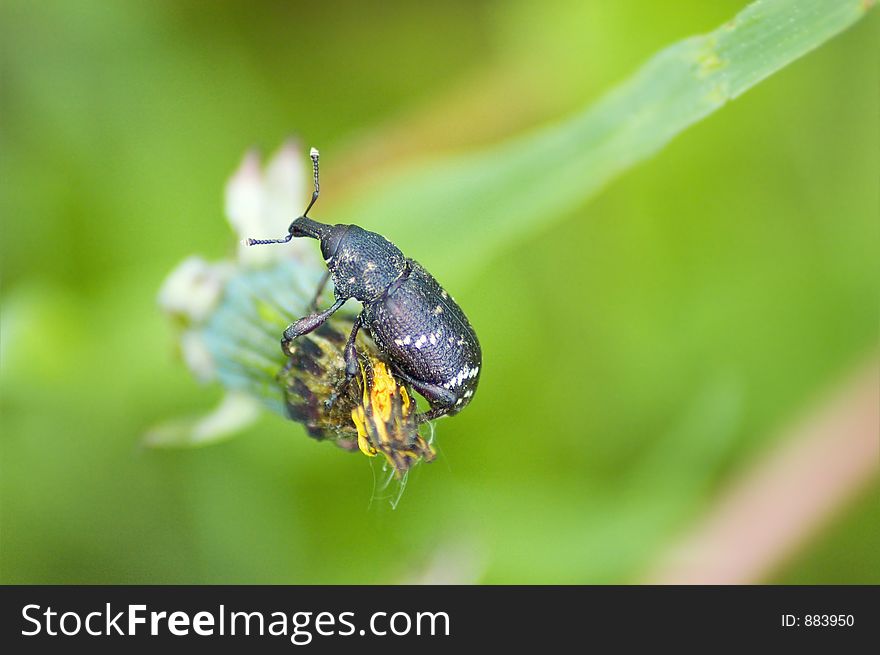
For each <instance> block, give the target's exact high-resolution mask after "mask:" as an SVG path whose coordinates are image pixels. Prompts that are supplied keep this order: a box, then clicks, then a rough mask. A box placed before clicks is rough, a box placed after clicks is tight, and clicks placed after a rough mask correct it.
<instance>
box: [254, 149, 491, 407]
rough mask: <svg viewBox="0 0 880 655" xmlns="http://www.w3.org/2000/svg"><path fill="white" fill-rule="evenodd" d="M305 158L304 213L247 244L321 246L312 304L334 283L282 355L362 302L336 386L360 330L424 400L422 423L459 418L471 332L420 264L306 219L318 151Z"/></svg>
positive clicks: (469, 369) (474, 367) (349, 364)
mask: <svg viewBox="0 0 880 655" xmlns="http://www.w3.org/2000/svg"><path fill="white" fill-rule="evenodd" d="M310 156H311V158H312V168H313V171H314V182H315V191H314V193H313V194H312V200H311V202H310V203H309V205H308V207H306V210H305V211H304V212H303V215H302V216H300V217H299V218H296V219H294V221H293V222H292V223H291V224H290V228H288V234H287V236H286V237H284V238H283V239H248V240H247V242H246V243H247V245H249V246H253V245H259V244H266V243H287V242H288V241H290V240H291V239H292V238H294V237H310V238H312V239H317V240H318V241H320V242H321V254H322V255H323V256H324V262H325V263H326V264H327V273H326V274H325V275H324V277H323V279H322V281H321V283H320V284H319V286H318V290H317V293H316V294H315V302H314V303H313V306H315V304H316V303H317V299H318V297H319V296H320V295H321V291H322V290H323V288H324V285H326V283H327V279H328V278H332V279H333V285H334V291H333V295H334V296H335V298H336V302H334V303H333V304H332V305H331V306H330V307H329V308H328V309H325V310H324V311H322V312H317V311H316V312H315V313H314V314H310V315H309V316H306V317H304V318H301V319H299V320H298V321H296V322H295V323H292V324H291V325H290V326H288V328H287V329H286V330H284V337H283V338H282V340H281V347H282V350H284V352H285V353H289V351H290V344H291V342H292V341H293V340H294V339H296V338H297V337H299V336H302V335H304V334H308V333H309V332H311V331H312V330H314V329H316V328H317V327H318V326H320V325H321V324H322V323H324V321H326V320H327V319H328V318H330V316H332V315H333V313H334V312H336V311H337V310H338V309H339V308H340V307H342V305H343V304H345V302H346V301H347V300H348V299H349V298H354V299H356V300H359V301H360V302H361V303H362V304H363V311H361V313H360V315H359V316H358V317H357V319H356V320H355V322H354V327H353V328H352V330H351V334H350V335H349V337H348V341H347V342H346V345H345V364H346V371H345V380H344V381H343V384H342V385H341V388H342V387H344V386H345V385H346V384H347V383H348V382H350V380H351V378H352V377H354V376H355V375H356V374H357V373H358V358H357V352H356V350H355V338H356V337H357V333H358V330H359V329H360V328H364V329H366V330H367V331H369V333H370V335H371V336H372V337H373V341H375V342H376V346H377V347H378V348H379V350H381V351H382V352H383V353H384V354H385V355H386V356H387V357H388V360H389V362H390V363H391V365H392V367H393V369H394V373H395V374H396V375H397V376H399V377H400V378H401V379H402V380H404V381H406V382H408V383H409V384H411V385H412V387H413V388H414V389H415V390H416V391H418V392H419V393H420V394H422V395H423V396H424V397H425V398H426V399H427V400H428V403H429V404H430V405H431V409H430V410H429V411H428V412H426V413H425V414H423V415H421V417H420V418H421V420H431V419H435V418H439V417H441V416H445V415H452V414H456V413H458V412H459V411H461V409H463V408H464V406H465V405H467V404H468V403H469V402H470V401H471V398H472V397H473V395H474V392H475V391H476V390H477V383H478V382H479V380H480V366H481V363H482V354H481V352H480V342H479V341H478V340H477V335H476V333H475V332H474V329H473V328H472V327H471V325H470V323H469V322H468V320H467V317H466V316H465V315H464V312H462V311H461V308H460V307H459V306H458V305H457V304H456V302H455V301H454V300H453V299H452V297H451V296H450V295H449V294H448V293H446V291H445V290H444V289H443V287H441V286H440V285H439V284H438V283H437V280H435V279H434V277H433V276H432V275H431V274H430V273H429V272H428V271H426V270H425V269H424V268H423V267H422V266H421V265H420V264H419V263H418V262H416V261H415V260H413V259H408V258H407V257H404V255H403V253H402V252H401V251H400V249H399V248H398V247H397V246H395V245H394V244H393V243H391V242H390V241H388V239H386V238H385V237H383V236H382V235H380V234H376V233H375V232H369V231H367V230H364V229H363V228H361V227H358V226H357V225H325V224H324V223H319V222H317V221H314V220H312V219H310V218H308V213H309V210H310V209H311V208H312V206H313V205H314V204H315V201H316V200H317V199H318V193H319V191H320V185H319V183H318V151H317V149H315V148H312V150H311V153H310ZM315 309H317V307H315ZM331 402H332V400H331Z"/></svg>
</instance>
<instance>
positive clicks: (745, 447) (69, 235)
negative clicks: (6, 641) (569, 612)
mask: <svg viewBox="0 0 880 655" xmlns="http://www.w3.org/2000/svg"><path fill="white" fill-rule="evenodd" d="M742 6H743V2H741V1H739V0H738V1H727V0H724V1H719V2H712V3H707V2H701V1H699V0H691V1H687V2H678V3H676V4H675V10H674V11H670V10H669V9H670V8H669V6H668V5H667V4H664V3H645V2H630V1H627V2H615V3H610V2H591V3H586V2H579V1H575V0H553V1H549V2H543V3H535V2H525V1H518V2H471V1H460V2H446V3H434V4H431V3H408V2H384V3H381V4H379V3H376V4H375V5H374V6H370V7H367V6H365V4H364V3H355V2H351V3H344V4H337V3H334V4H333V5H332V6H330V5H327V4H320V3H309V4H306V3H302V4H299V3H287V2H265V3H233V2H212V3H201V2H179V1H174V2H171V1H163V2H149V3H147V2H118V3H106V2H97V1H94V2H92V1H85V2H45V3H31V2H24V1H10V0H5V1H4V2H3V5H2V14H0V49H2V66H3V70H2V111H0V129H2V153H0V154H2V159H0V189H2V226H3V231H2V239H0V248H2V255H0V256H2V269H0V271H2V353H0V354H2V377H0V382H2V395H0V412H2V442H0V446H2V451H0V457H2V459H0V476H2V479H0V490H2V499H0V501H2V504H0V512H2V514H0V521H2V522H0V580H2V582H4V583H69V582H87V583H100V582H104V583H135V582H139V583H187V582H189V583H221V582H228V583H352V582H353V583H362V582H369V583H375V582H379V583H385V582H402V581H418V580H423V579H434V578H439V579H444V580H451V581H461V582H471V581H480V582H492V583H511V582H524V583H560V582H561V583H564V582H587V583H608V582H637V581H639V580H640V579H641V576H643V575H645V574H646V572H647V571H650V570H651V568H652V565H653V564H654V562H655V561H656V560H657V558H658V557H660V555H661V554H662V553H663V551H664V548H665V547H666V546H668V545H669V544H670V543H671V542H673V541H674V540H675V537H676V535H678V534H680V533H681V532H682V531H683V530H686V529H687V527H688V526H689V525H691V524H692V522H693V521H694V520H696V519H697V518H699V517H700V516H702V515H703V514H704V513H705V512H706V511H707V510H708V508H709V507H710V506H711V502H712V500H713V498H714V497H715V495H716V494H717V492H718V491H719V490H720V489H722V488H723V487H724V484H725V483H726V482H727V481H729V480H730V479H732V478H733V477H734V476H735V475H736V474H737V473H738V472H740V471H742V470H743V469H744V467H747V466H748V465H749V463H750V462H752V461H753V460H754V458H755V457H758V456H760V454H761V453H762V452H764V451H765V449H766V448H767V447H768V446H769V445H770V444H771V442H772V441H773V439H774V438H776V437H777V435H778V434H779V430H780V429H781V428H783V427H785V426H786V425H787V424H789V423H790V421H791V420H793V419H794V418H796V417H797V416H799V415H801V414H802V413H803V412H805V411H807V410H808V409H809V407H810V406H811V405H812V404H813V403H815V402H816V401H817V400H818V399H821V397H822V394H823V393H824V392H825V391H827V390H829V389H832V388H834V387H835V386H836V385H837V384H838V383H839V382H840V380H841V379H843V378H845V376H846V375H847V374H848V372H849V371H850V370H851V369H852V367H854V366H856V365H858V364H859V362H862V361H863V360H864V359H865V358H868V357H870V356H871V355H872V353H875V352H876V346H877V327H878V303H877V299H878V291H880V288H878V287H880V270H878V261H880V259H878V254H880V249H878V246H880V226H878V213H880V198H878V173H880V126H878V115H880V85H878V79H880V58H878V57H877V46H876V44H877V43H878V38H880V21H878V19H877V16H869V17H868V18H867V19H866V20H864V21H861V22H860V23H859V24H857V25H855V26H854V27H853V28H852V29H850V30H849V31H847V32H846V33H844V34H843V35H842V36H840V37H838V38H836V39H834V40H833V41H832V42H830V43H828V44H827V45H825V46H824V47H822V48H821V49H820V50H818V51H817V52H815V53H812V54H810V55H809V56H807V57H806V58H804V59H803V60H801V61H798V62H795V63H794V64H793V65H792V66H790V67H789V68H787V69H785V70H783V71H782V72H780V73H779V74H777V75H774V76H773V77H771V78H770V79H769V80H767V81H766V82H764V83H763V84H761V85H760V86H758V87H757V88H756V89H754V90H752V91H750V92H748V93H747V94H746V95H744V96H743V97H742V98H740V99H738V100H737V101H735V102H733V103H732V104H730V105H729V106H727V107H725V108H724V109H723V110H721V111H720V112H719V113H718V114H716V115H713V116H711V117H710V118H709V119H708V120H706V121H705V122H703V123H700V124H698V125H696V126H695V127H694V128H692V129H690V130H688V131H687V132H686V133H684V134H683V135H682V136H681V137H679V138H678V139H676V140H675V141H674V142H673V143H672V144H671V145H670V146H669V147H668V148H666V149H665V150H664V151H663V152H662V153H661V154H660V155H659V156H657V157H655V158H653V159H652V160H650V161H648V162H647V163H645V164H643V165H640V166H638V167H637V168H635V169H634V170H632V171H630V172H629V173H628V174H626V175H625V176H624V177H622V178H621V179H620V180H618V181H616V182H615V183H614V184H612V185H611V186H610V187H609V188H608V189H607V190H606V191H605V192H604V193H603V194H602V195H601V196H600V197H599V198H598V199H597V200H596V201H594V202H592V203H590V204H588V205H587V206H584V207H583V208H581V209H579V210H578V211H576V212H573V213H571V214H570V215H568V216H564V217H559V221H558V222H557V223H556V224H555V227H553V228H550V229H543V230H540V231H536V232H535V233H534V234H532V235H531V238H529V239H528V240H526V241H521V242H519V243H518V244H517V245H516V246H514V247H511V248H508V249H506V250H503V251H500V252H492V253H489V254H488V255H487V256H486V259H485V261H484V263H483V266H482V268H481V270H480V272H479V275H478V276H474V277H471V278H470V279H465V280H457V281H456V284H455V286H454V287H451V290H452V292H453V294H454V295H455V296H456V298H457V300H458V301H459V302H460V303H461V304H462V306H463V307H465V309H466V310H467V311H468V314H469V316H470V318H471V320H472V322H473V324H474V325H475V327H476V328H477V330H478V332H479V334H480V338H481V341H482V344H483V350H484V356H485V366H484V372H483V375H482V380H481V387H480V392H479V394H478V395H477V397H476V399H475V401H474V402H473V403H472V404H471V406H469V407H468V409H467V410H466V411H465V412H463V413H462V414H461V415H460V416H458V417H456V418H455V419H452V420H445V421H442V422H440V423H439V424H438V445H439V448H440V456H439V458H438V461H437V462H436V463H434V464H432V465H429V466H423V467H420V468H419V469H417V470H416V471H415V473H414V475H413V476H411V478H410V480H409V485H408V488H407V490H406V493H405V496H404V497H403V500H402V502H401V503H400V505H399V507H398V508H397V509H396V510H393V511H392V510H391V509H390V508H389V507H388V506H387V505H386V504H385V503H383V502H373V503H372V505H370V499H371V496H372V494H373V484H374V483H373V471H371V467H370V465H369V463H368V462H367V461H366V460H365V459H364V458H363V457H361V456H359V455H348V454H345V453H343V452H341V451H338V450H336V449H335V448H333V447H331V446H329V445H326V444H317V443H315V442H313V441H312V440H310V439H308V438H306V436H305V433H304V431H303V430H302V429H301V428H300V427H299V426H298V425H295V424H293V423H289V422H285V421H283V420H281V419H280V418H278V417H276V416H272V415H268V414H267V415H265V416H264V417H263V418H262V419H261V420H260V421H259V422H258V424H256V425H255V426H253V427H251V428H250V429H248V430H247V431H246V432H244V433H243V434H242V435H240V436H239V437H237V438H235V439H234V440H231V441H229V442H226V443H223V444H220V445H216V446H212V447H205V448H201V449H193V450H183V451H174V450H166V451H151V450H147V449H143V448H141V447H140V445H139V444H140V440H141V437H142V435H143V433H144V431H145V430H146V429H147V428H148V427H150V426H151V425H153V424H155V423H157V422H159V421H162V420H164V419H166V418H168V417H172V416H177V415H181V414H186V413H190V412H193V411H196V410H208V409H210V408H211V407H212V406H213V405H214V404H215V403H216V402H217V400H218V399H219V398H220V396H221V390H220V389H219V388H217V387H201V386H199V385H198V384H197V383H196V382H195V381H194V380H193V379H192V378H191V376H190V375H189V374H188V372H187V371H186V370H185V368H184V367H183V366H182V365H181V364H180V362H179V361H177V360H176V358H175V348H174V336H173V331H172V330H171V329H170V326H169V325H168V324H167V321H166V320H165V318H164V317H163V316H162V315H161V314H160V312H159V311H158V309H157V306H156V301H155V296H156V292H157V289H158V287H159V285H160V283H161V281H162V280H163V278H164V276H165V275H166V274H167V273H168V272H169V271H170V270H171V269H172V267H173V266H174V265H176V264H177V263H178V262H179V261H180V260H181V259H182V258H184V257H185V256H187V255H189V254H192V253H200V254H203V255H206V256H208V257H213V258H219V257H222V256H225V255H227V254H229V253H231V252H232V248H233V245H234V239H233V236H232V234H231V231H230V230H229V228H228V227H227V225H226V223H225V221H224V220H223V195H222V192H223V187H224V184H225V182H226V180H227V178H228V176H229V175H230V174H231V173H232V171H233V170H234V169H235V167H236V166H237V165H238V162H239V160H240V158H241V155H242V153H243V152H244V151H245V150H246V149H247V148H248V147H250V146H251V145H254V144H256V145H258V146H261V147H262V148H263V150H264V152H266V153H270V152H271V151H273V150H274V149H275V148H276V147H277V146H278V145H280V143H281V142H282V141H283V140H284V139H285V138H286V137H288V136H289V135H291V134H296V135H299V136H300V137H301V139H302V140H303V142H304V143H305V144H307V145H311V144H314V145H319V146H320V148H321V151H322V155H323V171H322V188H323V191H324V193H323V194H322V201H321V202H322V206H321V212H320V214H319V215H318V216H319V217H320V218H321V219H323V220H326V221H331V222H345V220H346V217H345V216H339V215H336V214H335V213H334V210H333V208H334V206H335V205H336V204H340V203H341V202H342V201H343V199H345V201H347V202H352V201H353V200H354V201H356V198H357V193H358V189H359V188H363V187H365V186H367V185H368V182H369V180H371V179H375V177H376V176H381V174H382V171H383V170H386V169H392V168H393V169H401V168H405V167H406V166H407V165H408V164H409V163H410V162H413V161H418V160H421V159H423V158H425V157H428V156H433V155H438V154H442V153H452V152H466V151H468V150H470V149H475V148H479V147H481V146H483V145H486V144H491V143H495V142H498V141H500V140H503V139H504V138H505V137H507V136H509V135H513V134H517V133H519V132H520V131H522V130H525V129H527V128H530V127H533V126H538V125H541V124H544V123H546V122H548V121H552V120H556V119H558V118H559V117H562V116H565V115H567V114H570V113H571V112H574V111H576V110H579V109H580V108H581V107H583V106H584V105H586V104H587V103H589V102H591V101H593V100H595V99H596V98H597V97H598V96H599V95H600V94H601V93H602V92H603V91H605V90H607V89H608V88H609V87H610V86H611V85H613V84H614V83H615V82H617V81H619V80H622V79H624V78H625V77H626V76H628V75H629V74H630V73H631V72H632V71H633V70H634V69H635V68H636V67H637V66H638V65H639V64H640V63H641V62H642V61H644V60H645V59H646V58H647V57H649V56H650V55H651V54H652V53H654V52H655V51H656V50H658V49H659V48H661V47H663V46H665V45H667V44H669V43H672V42H674V41H677V40H679V39H681V38H684V37H685V36H688V35H691V34H695V33H701V32H706V31H708V30H711V29H714V28H715V27H716V26H717V25H720V24H721V23H723V22H724V21H725V20H727V19H728V18H730V17H731V16H733V15H734V14H735V13H736V12H737V11H739V10H740V9H741V8H742ZM359 185H360V187H359ZM410 220H412V221H417V220H418V215H417V214H415V215H413V216H412V217H411V218H410ZM475 220H476V217H475ZM365 227H368V228H369V227H370V226H365ZM387 236H389V238H391V239H392V240H393V239H394V235H393V234H388V235H387ZM426 244H427V245H426ZM401 245H402V246H404V249H405V250H406V251H407V252H408V254H410V255H412V256H415V257H417V258H418V259H420V260H421V261H423V262H424V263H426V264H428V266H429V268H432V272H433V273H434V274H435V275H436V276H437V277H438V278H439V279H440V280H446V279H449V278H450V276H452V274H453V273H452V272H451V271H444V270H436V269H435V268H434V267H431V266H430V262H431V259H432V253H431V252H430V250H429V247H430V239H429V238H427V237H426V240H425V241H424V243H422V244H420V245H419V248H420V250H418V251H416V252H412V248H407V247H406V244H401ZM460 247H461V248H462V249H468V248H472V247H478V244H472V243H469V242H468V238H467V235H466V234H463V235H461V240H460ZM446 261H449V260H448V259H447V260H446ZM877 491H878V488H877V484H876V481H875V483H874V484H873V485H872V486H871V488H869V489H867V490H866V491H863V492H862V493H863V495H862V497H861V498H860V500H859V501H858V502H856V503H854V504H851V505H850V506H849V507H847V508H845V511H843V512H842V513H840V515H839V517H838V518H837V519H836V520H834V521H832V522H831V523H829V524H827V525H826V526H825V528H824V530H823V531H822V533H821V534H820V535H819V536H818V537H817V539H815V540H814V541H813V542H812V543H810V544H807V545H806V546H805V547H804V548H803V549H802V550H801V552H800V553H799V554H798V555H797V557H795V558H793V559H791V560H790V561H787V562H786V563H785V564H784V565H781V566H779V567H777V570H776V571H775V573H774V574H773V575H772V576H771V577H770V578H768V580H767V581H768V582H817V583H825V582H844V583H846V582H852V583H856V582H874V583H877V582H880V534H878V531H877V529H876V526H877V522H878V518H880V503H878V500H877V498H878V496H877Z"/></svg>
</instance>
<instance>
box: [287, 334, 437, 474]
mask: <svg viewBox="0 0 880 655" xmlns="http://www.w3.org/2000/svg"><path fill="white" fill-rule="evenodd" d="M351 327H352V321H349V320H345V319H334V320H333V321H327V322H325V323H323V324H322V325H321V326H320V327H319V328H317V329H316V330H315V331H314V332H312V333H311V334H309V335H303V336H302V337H301V338H299V339H297V340H296V341H293V342H291V343H290V344H289V345H288V346H287V353H288V355H289V357H290V359H289V361H288V363H287V365H286V366H285V367H284V368H283V369H282V371H281V372H280V373H279V375H278V381H279V383H280V384H281V387H282V389H283V390H284V397H285V404H286V408H287V414H288V416H289V417H290V418H291V419H292V420H294V421H297V422H299V423H302V424H303V425H305V427H306V430H307V431H308V433H309V435H310V436H312V437H314V438H316V439H319V440H325V439H326V440H331V441H334V442H335V443H336V445H338V446H339V447H341V448H344V449H346V450H354V449H356V448H358V449H360V451H361V452H362V453H364V454H365V455H367V456H370V457H374V456H376V455H377V454H380V453H381V454H382V455H383V456H384V457H385V459H386V460H387V461H388V463H389V465H390V466H391V467H392V469H393V470H394V472H395V475H396V476H397V477H398V478H402V477H403V476H404V475H405V474H406V472H407V471H409V469H410V468H411V467H412V466H413V465H414V464H415V463H417V462H419V461H426V462H430V461H431V460H433V459H434V456H435V453H434V449H433V448H432V446H431V445H430V444H429V443H428V442H427V441H426V440H425V439H424V438H423V437H422V436H421V435H420V434H419V420H418V415H417V412H416V403H415V399H414V398H413V396H412V389H411V388H410V387H409V385H407V384H406V383H405V382H402V381H400V380H399V379H398V378H396V377H395V376H394V375H393V374H392V373H391V371H390V367H389V365H388V364H387V362H386V361H385V360H384V359H383V358H382V355H381V353H380V352H379V350H378V349H377V348H376V346H375V345H374V344H373V343H372V342H371V341H370V340H369V339H367V338H366V337H362V338H360V339H358V342H357V346H358V347H357V348H356V354H357V362H358V367H359V374H357V375H355V376H354V377H353V378H352V381H351V383H350V384H348V385H347V386H346V387H345V388H344V390H343V391H342V392H341V393H340V394H339V395H336V393H337V389H338V388H339V383H340V381H341V380H344V379H345V377H346V361H345V355H344V347H345V343H346V334H347V333H348V332H349V331H350V330H351ZM331 397H332V398H333V399H334V401H333V402H332V403H330V402H328V400H330V399H331Z"/></svg>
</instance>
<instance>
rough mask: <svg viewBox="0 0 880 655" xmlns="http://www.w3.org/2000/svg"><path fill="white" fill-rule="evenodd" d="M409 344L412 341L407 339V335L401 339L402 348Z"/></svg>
mask: <svg viewBox="0 0 880 655" xmlns="http://www.w3.org/2000/svg"><path fill="white" fill-rule="evenodd" d="M411 343H412V340H411V339H410V338H409V335H406V336H405V337H404V338H403V345H404V346H408V345H409V344H411Z"/></svg>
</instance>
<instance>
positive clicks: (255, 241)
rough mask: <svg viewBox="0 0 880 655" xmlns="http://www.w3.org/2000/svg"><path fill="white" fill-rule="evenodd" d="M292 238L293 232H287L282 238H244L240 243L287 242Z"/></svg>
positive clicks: (253, 244) (248, 244)
mask: <svg viewBox="0 0 880 655" xmlns="http://www.w3.org/2000/svg"><path fill="white" fill-rule="evenodd" d="M292 238H293V234H292V233H291V234H288V235H287V236H286V237H284V238H283V239H245V240H244V241H242V243H243V244H244V245H246V246H262V245H263V244H266V243H287V242H288V241H290V240H291V239H292Z"/></svg>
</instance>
